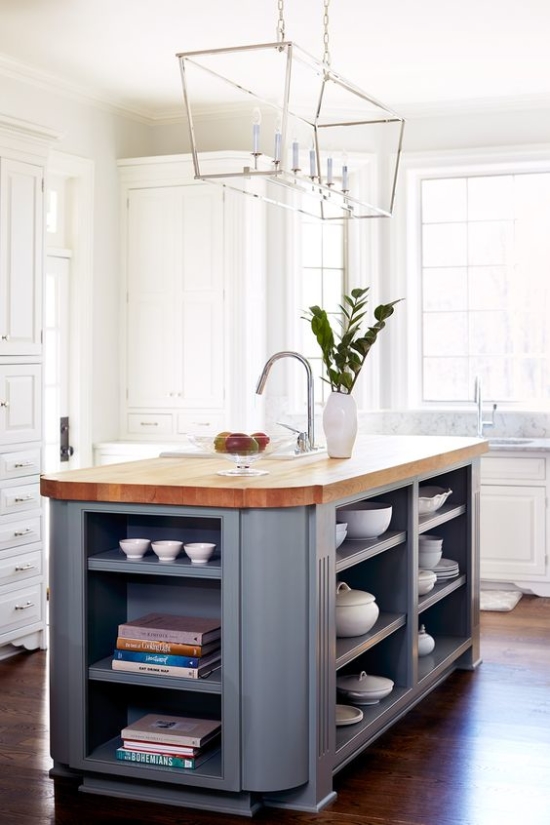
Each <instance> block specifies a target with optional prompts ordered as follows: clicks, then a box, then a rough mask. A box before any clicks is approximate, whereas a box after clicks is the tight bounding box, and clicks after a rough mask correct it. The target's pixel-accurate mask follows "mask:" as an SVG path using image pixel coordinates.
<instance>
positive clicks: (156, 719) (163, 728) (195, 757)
mask: <svg viewBox="0 0 550 825" xmlns="http://www.w3.org/2000/svg"><path fill="white" fill-rule="evenodd" d="M220 731H221V723H220V722H218V721H217V720H215V719H195V718H193V717H190V716H166V715H162V714H157V713H148V714H146V715H145V716H142V717H141V718H140V719H137V720H136V721H135V722H133V723H132V724H130V725H128V726H127V727H125V728H123V729H122V730H121V732H120V736H121V738H122V747H120V748H117V751H116V757H117V759H122V760H123V761H125V762H139V763H141V764H144V765H158V766H161V767H165V768H187V769H191V770H193V769H194V768H198V766H199V765H201V764H202V763H203V762H205V761H206V760H207V759H210V757H211V756H212V755H213V754H214V753H215V752H216V748H215V747H214V745H215V744H216V743H217V741H218V739H219V735H220Z"/></svg>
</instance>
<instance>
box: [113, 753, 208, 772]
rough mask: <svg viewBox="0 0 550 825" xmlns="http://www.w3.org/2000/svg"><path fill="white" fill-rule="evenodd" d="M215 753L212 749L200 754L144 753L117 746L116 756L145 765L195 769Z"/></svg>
mask: <svg viewBox="0 0 550 825" xmlns="http://www.w3.org/2000/svg"><path fill="white" fill-rule="evenodd" d="M212 755H213V753H212V751H207V752H206V753H201V754H200V755H199V756H173V755H172V754H169V753H144V752H143V751H131V750H126V748H117V751H116V758H117V759H122V760H124V761H125V762H139V763H141V764H143V765H159V766H160V767H163V768H187V769H189V770H194V769H195V768H198V766H199V765H201V764H202V763H203V762H206V760H207V759H210V757H211V756H212Z"/></svg>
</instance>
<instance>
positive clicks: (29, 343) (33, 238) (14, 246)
mask: <svg viewBox="0 0 550 825" xmlns="http://www.w3.org/2000/svg"><path fill="white" fill-rule="evenodd" d="M42 186H43V170H42V168H41V167H39V166H34V165H33V164H30V163H25V162H21V161H16V160H11V159H7V158H0V355H10V356H11V355H39V354H40V352H41V333H42V324H41V301H42V257H43V256H42V251H43V250H42V223H43V191H42Z"/></svg>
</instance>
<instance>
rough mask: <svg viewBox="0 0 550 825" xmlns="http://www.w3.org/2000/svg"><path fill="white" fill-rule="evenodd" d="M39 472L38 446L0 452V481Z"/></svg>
mask: <svg viewBox="0 0 550 825" xmlns="http://www.w3.org/2000/svg"><path fill="white" fill-rule="evenodd" d="M39 473H40V447H32V448H29V449H28V450H18V451H14V452H12V453H0V481H1V480H3V479H6V478H19V477H21V476H32V475H38V474H39Z"/></svg>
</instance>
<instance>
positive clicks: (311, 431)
mask: <svg viewBox="0 0 550 825" xmlns="http://www.w3.org/2000/svg"><path fill="white" fill-rule="evenodd" d="M280 358H296V359H297V360H298V361H299V362H300V363H301V364H303V365H304V367H305V370H306V374H307V444H306V445H305V446H306V449H305V450H304V452H310V451H312V450H314V449H315V424H314V403H313V373H312V372H311V366H310V363H309V361H308V360H307V358H304V356H303V355H300V353H299V352H293V351H292V350H284V351H282V352H276V353H275V354H274V355H272V356H271V358H268V360H267V361H266V362H265V366H264V368H263V370H262V374H261V375H260V378H259V380H258V386H257V387H256V392H257V394H258V395H261V394H262V392H263V391H264V387H265V382H266V381H267V376H268V375H269V371H270V370H271V367H272V366H273V364H274V363H275V361H278V360H279V359H280ZM285 426H286V425H285ZM298 443H300V437H299V438H298Z"/></svg>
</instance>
